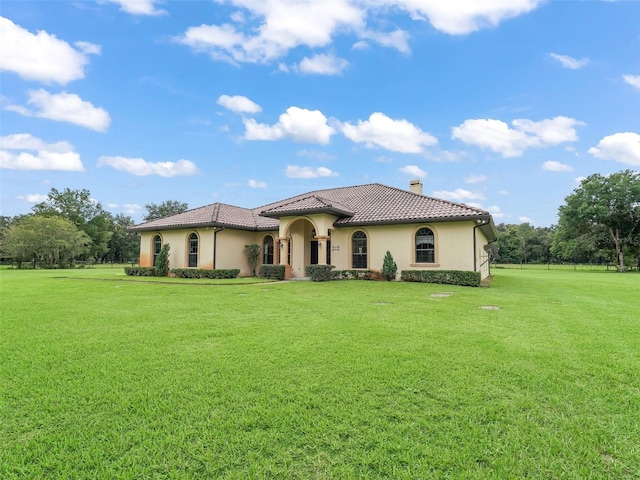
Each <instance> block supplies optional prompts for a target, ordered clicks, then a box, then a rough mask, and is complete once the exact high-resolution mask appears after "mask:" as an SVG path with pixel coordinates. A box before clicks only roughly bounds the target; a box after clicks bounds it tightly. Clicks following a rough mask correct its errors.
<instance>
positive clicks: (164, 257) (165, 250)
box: [156, 243, 171, 277]
mask: <svg viewBox="0 0 640 480" xmlns="http://www.w3.org/2000/svg"><path fill="white" fill-rule="evenodd" d="M170 249H171V246H170V245H169V244H168V243H165V244H164V245H163V246H162V248H161V249H160V253H159V254H158V258H157V259H156V277H166V276H167V275H169V250H170Z"/></svg>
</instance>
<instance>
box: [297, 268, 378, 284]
mask: <svg viewBox="0 0 640 480" xmlns="http://www.w3.org/2000/svg"><path fill="white" fill-rule="evenodd" d="M334 268H336V267H335V266H334V265H307V267H306V270H305V273H306V275H307V277H310V278H311V280H313V281H314V282H327V281H329V280H382V274H381V273H380V272H379V271H378V270H334Z"/></svg>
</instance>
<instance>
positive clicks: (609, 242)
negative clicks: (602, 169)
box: [552, 170, 640, 271]
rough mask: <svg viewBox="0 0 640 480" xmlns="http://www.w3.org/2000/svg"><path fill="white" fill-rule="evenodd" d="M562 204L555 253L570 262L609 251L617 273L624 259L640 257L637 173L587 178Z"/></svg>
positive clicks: (639, 175)
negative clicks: (576, 257) (576, 258)
mask: <svg viewBox="0 0 640 480" xmlns="http://www.w3.org/2000/svg"><path fill="white" fill-rule="evenodd" d="M565 202H566V203H565V205H562V206H561V207H560V208H559V210H558V228H557V230H556V236H555V238H554V242H553V247H552V248H553V251H554V253H556V254H558V255H560V256H562V257H563V258H567V259H570V258H573V257H575V256H577V255H580V254H585V253H589V254H591V255H598V254H602V252H605V251H610V252H611V253H612V254H615V259H616V263H617V266H618V270H620V271H624V270H625V255H633V256H640V172H634V171H632V170H625V171H622V172H617V173H613V174H611V175H608V176H603V175H600V174H594V175H590V176H589V177H587V178H586V179H584V180H583V181H582V183H581V184H580V186H579V187H578V188H576V189H575V190H574V191H573V193H572V194H571V195H569V196H568V197H566V198H565Z"/></svg>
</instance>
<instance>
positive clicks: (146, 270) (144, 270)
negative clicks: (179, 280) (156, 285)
mask: <svg viewBox="0 0 640 480" xmlns="http://www.w3.org/2000/svg"><path fill="white" fill-rule="evenodd" d="M124 273H125V274H127V275H129V276H130V277H155V276H156V269H155V267H124Z"/></svg>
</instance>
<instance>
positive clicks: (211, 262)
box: [130, 180, 497, 278]
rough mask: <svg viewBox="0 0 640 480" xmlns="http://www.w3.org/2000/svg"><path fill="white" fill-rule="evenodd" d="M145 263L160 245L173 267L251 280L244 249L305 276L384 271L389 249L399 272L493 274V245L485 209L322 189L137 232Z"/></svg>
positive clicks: (203, 212)
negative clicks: (311, 269) (309, 270)
mask: <svg viewBox="0 0 640 480" xmlns="http://www.w3.org/2000/svg"><path fill="white" fill-rule="evenodd" d="M130 230H131V231H135V232H139V234H140V266H142V267H145V266H146V267H149V266H153V265H154V264H155V260H156V257H157V255H158V254H159V253H160V249H161V248H162V245H163V244H164V243H169V244H170V245H171V249H170V259H169V262H170V265H171V268H204V269H212V268H216V269H226V268H239V269H240V275H241V276H248V275H252V274H253V272H251V267H250V266H249V263H248V260H247V256H246V254H245V249H244V246H245V245H246V244H251V243H255V244H258V245H260V246H261V247H262V249H261V261H260V263H261V264H279V265H285V267H286V278H292V277H303V276H304V275H305V267H306V266H307V265H312V264H318V265H325V264H326V265H335V267H336V268H337V269H339V270H346V269H372V270H380V269H381V268H382V261H383V259H384V256H385V253H386V252H387V250H388V251H390V252H391V254H392V255H393V258H394V260H395V262H396V263H397V265H398V270H399V271H402V270H425V269H441V270H466V271H479V272H480V273H481V277H482V278H485V277H487V276H488V275H489V262H488V254H487V250H486V248H485V247H486V246H487V245H488V244H489V243H491V242H493V241H495V240H496V235H497V234H496V229H495V224H494V223H493V219H492V218H491V215H490V214H489V212H487V211H485V210H481V209H479V208H475V207H471V206H468V205H465V204H461V203H454V202H450V201H446V200H440V199H437V198H433V197H429V196H425V195H423V194H422V182H421V181H420V180H412V181H411V183H410V190H401V189H398V188H394V187H389V186H386V185H381V184H379V183H373V184H368V185H357V186H351V187H342V188H330V189H326V190H316V191H313V192H309V193H304V194H301V195H296V196H294V197H291V198H287V199H284V200H280V201H278V202H275V203H270V204H268V205H264V206H262V207H257V208H253V209H248V208H242V207H236V206H233V205H227V204H224V203H213V204H211V205H207V206H204V207H200V208H195V209H193V210H188V211H186V212H183V213H179V214H177V215H172V216H169V217H164V218H159V219H156V220H152V221H149V222H146V223H141V224H139V225H136V226H134V227H131V229H130Z"/></svg>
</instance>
